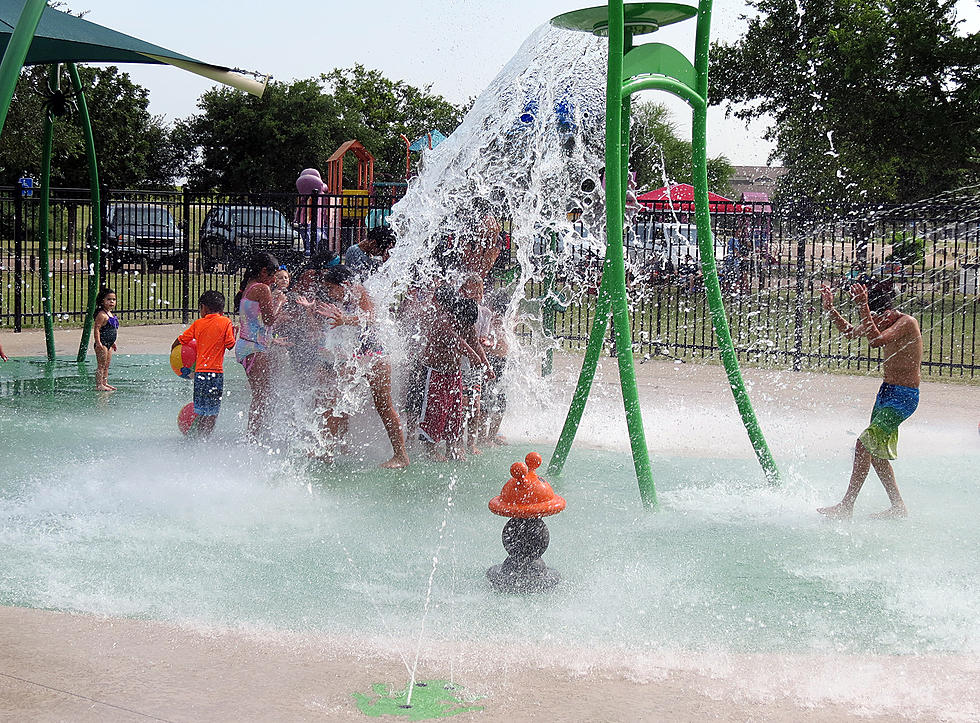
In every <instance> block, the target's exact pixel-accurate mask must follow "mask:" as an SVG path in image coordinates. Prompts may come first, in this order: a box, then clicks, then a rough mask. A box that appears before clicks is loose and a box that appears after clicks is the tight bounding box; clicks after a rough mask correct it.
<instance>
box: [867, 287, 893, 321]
mask: <svg viewBox="0 0 980 723" xmlns="http://www.w3.org/2000/svg"><path fill="white" fill-rule="evenodd" d="M868 308H869V309H870V310H871V311H873V312H875V313H878V314H880V313H881V312H883V311H888V310H889V309H894V308H895V288H894V286H893V285H892V282H891V281H890V280H889V279H877V280H875V281H872V282H871V283H870V284H869V285H868Z"/></svg>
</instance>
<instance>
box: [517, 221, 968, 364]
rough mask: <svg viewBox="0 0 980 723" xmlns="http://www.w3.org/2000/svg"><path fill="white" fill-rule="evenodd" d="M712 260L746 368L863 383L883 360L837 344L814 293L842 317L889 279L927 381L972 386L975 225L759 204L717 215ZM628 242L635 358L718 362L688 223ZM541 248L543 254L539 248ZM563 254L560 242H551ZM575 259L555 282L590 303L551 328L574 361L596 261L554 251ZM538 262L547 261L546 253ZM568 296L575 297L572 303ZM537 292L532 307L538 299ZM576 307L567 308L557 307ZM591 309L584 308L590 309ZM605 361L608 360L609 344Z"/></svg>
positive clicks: (854, 343)
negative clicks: (860, 296)
mask: <svg viewBox="0 0 980 723" xmlns="http://www.w3.org/2000/svg"><path fill="white" fill-rule="evenodd" d="M711 221H712V231H713V237H714V253H715V258H716V260H717V268H718V273H719V278H720V282H721V286H722V290H723V292H724V294H725V305H726V310H727V315H728V320H729V324H730V326H731V331H732V337H733V340H734V342H735V345H736V348H737V350H738V355H739V358H740V359H741V360H742V361H745V362H750V363H756V364H760V365H764V366H771V367H774V368H793V369H797V370H799V369H804V368H824V369H828V368H829V369H849V370H856V371H860V370H868V369H872V368H873V369H877V368H878V365H879V364H880V363H881V354H882V352H881V350H880V349H879V350H875V349H871V348H870V347H869V346H868V344H867V342H866V341H863V340H860V339H858V340H847V339H844V338H843V337H842V335H840V334H839V333H838V332H837V331H836V329H834V328H833V327H832V326H831V324H830V323H829V320H828V318H827V317H826V315H825V314H824V312H823V309H822V306H821V299H820V288H821V286H822V285H823V284H827V285H828V286H830V287H831V288H832V289H833V290H834V294H835V297H836V302H835V303H836V305H837V306H838V307H839V308H840V309H841V311H842V312H843V313H844V314H845V315H847V314H848V313H849V312H850V313H851V317H852V319H853V320H854V321H855V322H856V321H857V318H856V314H855V313H853V307H851V305H850V304H851V302H850V294H849V288H850V286H851V284H853V283H854V282H865V283H868V282H869V281H872V280H876V279H888V280H890V281H891V282H892V285H893V288H894V290H895V292H896V297H897V306H898V308H899V309H900V310H902V311H904V312H906V313H909V314H912V315H913V316H914V317H916V319H917V320H918V321H919V324H920V326H921V329H922V334H923V347H924V359H923V371H924V372H925V373H926V374H929V375H932V376H942V377H954V376H955V377H967V378H975V377H977V376H980V342H978V338H977V337H978V335H977V331H978V330H977V314H978V311H980V309H978V301H980V296H978V292H980V225H978V215H977V213H976V212H975V211H971V210H970V209H965V210H964V208H963V207H960V206H956V207H952V206H951V207H939V206H935V205H932V206H905V207H883V206H851V207H846V208H844V207H840V208H835V209H817V208H813V207H806V206H797V207H783V208H773V207H772V206H771V205H769V204H754V205H753V204H746V205H742V204H738V205H731V204H727V205H718V206H716V207H715V206H713V208H712V213H711ZM629 226H630V227H631V228H630V229H629V230H628V232H627V236H626V239H625V244H626V248H625V254H626V265H627V281H628V286H629V294H630V302H631V303H630V308H631V322H632V326H633V342H634V351H635V352H637V353H638V354H640V355H642V357H643V358H651V357H661V358H673V359H688V358H698V357H700V358H719V355H720V352H719V349H718V347H717V346H716V344H715V339H714V333H713V330H712V325H711V319H710V315H709V310H708V306H707V302H706V299H705V296H704V290H703V286H702V278H701V275H700V252H699V250H698V246H697V229H696V227H695V225H694V218H693V213H691V209H690V208H689V207H685V206H684V205H683V204H680V205H678V204H676V203H675V204H674V206H673V207H671V206H670V205H669V204H667V203H659V202H658V203H656V204H651V205H649V206H648V207H647V208H645V209H644V211H643V212H641V213H640V214H639V215H638V216H637V217H636V219H635V221H634V223H632V224H629ZM540 245H541V246H542V248H543V247H544V246H546V241H542V243H541V244H540ZM557 245H558V246H559V247H562V246H563V243H562V240H561V239H558V240H557ZM558 253H559V254H560V255H564V256H565V257H566V258H569V257H570V258H571V259H573V261H572V262H571V263H568V262H567V261H566V263H565V264H564V266H565V268H573V269H575V273H574V274H572V277H571V278H570V277H568V276H566V277H563V276H562V274H561V272H560V271H559V272H558V273H557V274H556V275H555V277H554V278H553V279H552V280H551V284H552V288H553V291H552V292H551V293H552V295H556V296H557V297H559V298H560V297H562V296H565V295H566V294H563V293H562V286H563V285H567V284H570V283H571V284H573V285H574V286H575V287H576V288H584V290H585V292H586V296H585V297H584V298H583V299H582V300H581V301H579V302H577V303H572V304H571V305H570V306H569V307H568V308H567V309H564V310H562V309H556V310H554V311H553V312H552V316H551V318H550V319H549V320H548V321H550V322H551V324H553V328H554V334H555V336H556V337H557V338H558V339H560V341H561V343H562V346H563V347H564V348H569V349H583V348H584V346H585V342H586V340H587V338H588V332H589V327H590V324H591V321H592V314H591V312H592V309H593V308H594V294H595V293H596V292H597V290H598V284H599V277H600V269H601V257H600V256H599V254H597V253H595V252H594V251H588V250H586V247H585V246H584V245H579V246H574V245H573V246H571V247H570V248H567V247H565V248H559V249H558ZM539 255H541V256H544V257H545V261H544V263H543V265H546V263H547V257H548V252H547V251H546V250H544V251H542V253H540V254H539ZM568 291H573V290H572V289H568ZM546 293H547V291H546V287H545V284H544V283H543V282H537V283H535V285H534V289H533V291H532V295H537V296H539V297H542V296H544V295H546ZM567 296H571V297H574V296H575V294H574V293H571V294H567ZM590 296H591V297H592V298H590ZM609 348H610V353H614V349H613V348H612V342H611V340H610V342H609Z"/></svg>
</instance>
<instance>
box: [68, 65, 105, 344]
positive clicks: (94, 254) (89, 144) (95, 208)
mask: <svg viewBox="0 0 980 723" xmlns="http://www.w3.org/2000/svg"><path fill="white" fill-rule="evenodd" d="M68 75H69V76H70V77H71V84H72V87H73V88H74V89H75V92H76V93H77V94H78V114H79V116H80V117H81V121H82V129H83V130H84V132H85V155H86V157H87V158H88V176H89V185H90V186H91V191H92V192H91V196H92V240H91V244H92V245H91V247H90V248H89V263H90V264H92V267H91V270H90V271H89V277H88V307H87V311H86V314H85V325H84V326H83V327H82V338H81V341H79V343H78V356H77V357H76V360H77V361H79V362H83V361H85V355H86V351H87V349H88V342H89V339H90V338H91V337H92V324H93V323H94V322H95V297H96V296H97V295H98V293H99V287H100V285H101V281H102V278H101V274H102V199H101V193H100V192H99V163H98V159H97V158H96V156H95V137H94V136H93V135H92V119H91V118H90V117H89V113H88V103H87V102H86V101H85V92H84V89H83V88H82V79H81V78H80V77H79V76H78V68H76V67H75V64H74V63H68Z"/></svg>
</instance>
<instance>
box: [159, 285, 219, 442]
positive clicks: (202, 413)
mask: <svg viewBox="0 0 980 723" xmlns="http://www.w3.org/2000/svg"><path fill="white" fill-rule="evenodd" d="M198 303H199V304H200V307H201V308H200V314H201V318H200V319H198V320H197V321H195V322H194V323H193V324H191V325H190V327H189V328H188V329H187V331H185V332H184V333H183V334H181V335H180V336H178V337H177V339H176V341H174V343H173V346H172V347H170V348H171V349H174V348H176V347H177V345H178V344H186V343H187V342H189V341H190V340H191V339H196V340H197V363H196V364H195V366H194V414H196V415H197V419H196V420H195V421H196V423H195V427H196V428H197V433H198V436H200V437H209V436H211V432H213V431H214V425H215V423H216V422H217V421H218V412H219V411H221V395H222V393H223V391H224V381H225V374H224V366H223V363H224V358H225V351H226V350H227V349H233V348H234V347H235V333H234V331H232V327H231V319H229V318H228V317H227V316H224V315H222V313H221V312H223V311H224V310H225V296H224V294H222V293H221V292H220V291H205V292H204V293H203V294H201V299H200V301H199V302H198Z"/></svg>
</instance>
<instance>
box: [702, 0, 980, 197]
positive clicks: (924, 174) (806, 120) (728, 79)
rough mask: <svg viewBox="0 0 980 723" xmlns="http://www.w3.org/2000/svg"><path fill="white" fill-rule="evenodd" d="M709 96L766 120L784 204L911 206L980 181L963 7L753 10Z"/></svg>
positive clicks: (856, 1) (760, 1)
mask: <svg viewBox="0 0 980 723" xmlns="http://www.w3.org/2000/svg"><path fill="white" fill-rule="evenodd" d="M749 5H750V7H753V8H755V9H756V10H758V11H759V13H760V15H758V16H757V17H753V18H751V19H749V24H748V29H747V30H746V32H745V34H744V35H743V36H742V38H741V39H739V40H738V41H737V42H736V43H733V44H730V45H727V44H715V45H713V46H712V49H711V67H712V72H711V74H710V76H709V79H710V89H709V96H710V100H711V102H712V103H715V104H717V103H721V102H727V103H728V104H729V105H728V110H729V112H732V111H733V109H735V106H736V105H737V104H745V105H742V106H741V107H739V108H738V109H736V110H734V113H735V115H736V117H739V118H743V119H746V120H749V119H752V118H758V117H762V116H768V117H771V118H773V119H774V121H775V122H774V123H773V125H772V126H771V128H770V129H769V131H768V133H767V137H768V139H769V140H772V141H775V146H776V148H775V151H774V153H773V156H774V158H778V159H781V160H782V161H783V163H784V165H786V167H787V169H788V174H787V176H786V177H785V179H784V182H783V185H782V192H783V194H784V195H791V196H793V197H802V198H811V199H817V200H830V201H833V200H855V199H856V198H864V199H866V200H869V201H897V202H904V201H912V200H918V199H922V198H928V197H932V196H935V195H936V194H938V193H940V192H943V191H946V190H949V189H952V188H956V187H958V186H960V185H963V184H965V183H970V182H975V181H976V180H977V178H978V174H980V81H978V76H980V39H978V35H977V34H973V35H970V36H961V35H957V33H956V27H957V21H956V16H955V0H888V1H887V2H881V1H880V0H749Z"/></svg>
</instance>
